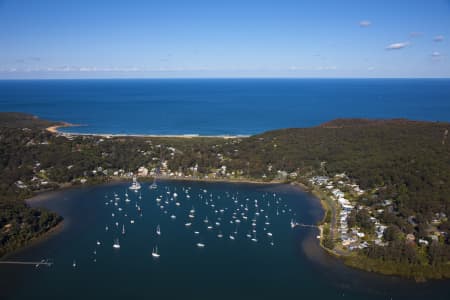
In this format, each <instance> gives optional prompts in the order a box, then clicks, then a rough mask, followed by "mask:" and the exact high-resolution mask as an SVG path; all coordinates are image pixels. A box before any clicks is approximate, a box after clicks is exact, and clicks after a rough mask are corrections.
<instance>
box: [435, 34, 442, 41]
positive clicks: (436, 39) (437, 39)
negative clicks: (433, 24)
mask: <svg viewBox="0 0 450 300" xmlns="http://www.w3.org/2000/svg"><path fill="white" fill-rule="evenodd" d="M443 40H444V36H443V35H437V36H435V37H434V39H433V41H435V42H442V41H443Z"/></svg>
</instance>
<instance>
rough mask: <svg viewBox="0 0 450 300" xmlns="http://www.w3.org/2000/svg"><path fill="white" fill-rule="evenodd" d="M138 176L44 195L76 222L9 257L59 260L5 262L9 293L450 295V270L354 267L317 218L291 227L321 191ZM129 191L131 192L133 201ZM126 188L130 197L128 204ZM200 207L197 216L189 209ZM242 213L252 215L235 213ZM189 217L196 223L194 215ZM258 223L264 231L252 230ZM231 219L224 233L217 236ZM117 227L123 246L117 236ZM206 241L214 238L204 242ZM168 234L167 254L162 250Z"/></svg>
mask: <svg viewBox="0 0 450 300" xmlns="http://www.w3.org/2000/svg"><path fill="white" fill-rule="evenodd" d="M128 186H129V184H126V183H116V184H109V185H103V186H96V187H86V188H80V189H71V190H65V191H60V192H56V193H52V194H49V195H48V197H44V198H43V199H42V200H37V201H32V205H34V206H43V207H47V208H49V209H51V210H54V211H57V212H58V213H60V214H62V215H63V216H64V217H65V222H64V226H63V228H62V230H61V232H59V233H57V234H54V235H52V236H51V237H49V238H48V239H45V240H44V241H42V242H40V243H38V244H36V245H34V246H32V247H29V248H27V249H24V250H22V251H20V252H18V253H16V254H14V255H13V256H12V257H9V258H8V259H11V260H13V259H21V260H33V261H36V260H40V259H42V258H51V259H52V260H53V261H54V265H53V266H52V267H39V268H35V267H34V266H5V265H0V279H1V280H0V291H1V294H2V299H31V298H32V297H36V299H43V298H44V297H50V298H51V299H56V298H64V299H68V298H69V299H98V298H107V299H121V298H127V299H128V298H137V297H140V298H150V297H152V298H153V297H155V298H163V299H180V298H188V299H190V298H194V297H195V298H197V299H211V298H212V299H230V298H234V299H274V298H278V299H279V298H288V297H289V298H293V297H295V298H306V299H309V298H315V299H334V298H337V297H345V298H350V299H362V298H364V299H391V298H393V299H400V298H405V299H406V298H407V299H423V298H424V297H433V299H445V298H446V296H447V295H448V294H449V293H450V289H449V287H448V284H447V283H448V281H447V282H445V281H436V282H429V283H425V284H416V283H414V282H411V281H407V280H402V279H398V278H395V277H385V276H378V275H375V274H370V273H366V272H361V271H357V270H353V269H350V268H347V267H345V266H343V265H342V263H340V262H339V261H338V260H336V259H334V258H332V257H330V256H328V255H326V254H325V253H324V252H323V251H322V250H321V249H320V247H319V246H318V242H317V239H316V238H315V236H316V235H317V230H315V229H310V228H301V227H296V228H295V229H291V227H290V222H291V219H295V220H296V221H297V222H301V223H305V224H314V223H315V222H316V221H317V220H319V219H320V218H321V216H322V210H321V208H320V206H319V202H318V201H317V200H316V199H314V198H313V197H312V196H311V195H310V194H307V193H304V192H302V191H300V190H299V189H297V188H294V187H292V186H286V185H255V184H229V183H206V182H184V181H161V182H159V184H158V189H156V190H150V189H148V184H143V187H142V189H141V195H142V199H139V195H140V193H134V192H132V191H129V190H128V189H127V187H128ZM205 190H206V192H205ZM125 192H127V193H128V194H129V199H130V202H125V199H126V197H125V196H124V194H125ZM114 193H116V194H117V195H118V197H119V198H120V200H119V201H117V203H118V205H117V206H115V205H114V202H116V201H115V199H114ZM174 193H176V194H177V195H178V196H177V197H174ZM187 195H189V196H190V198H188V197H187ZM105 196H106V197H107V198H105ZM156 198H160V199H161V201H160V203H159V204H158V203H157V201H156ZM255 200H257V201H258V202H257V203H256V204H257V205H258V207H255ZM165 201H167V202H168V203H165ZM205 201H207V203H205ZM277 201H278V203H277ZM177 202H178V203H179V204H180V205H179V206H177V204H176V203H177ZM136 205H138V206H139V207H140V208H141V210H140V212H142V216H140V212H139V210H138V208H137V207H136ZM160 205H163V206H164V208H163V209H161V208H160ZM212 205H214V207H212ZM241 205H242V206H241ZM119 207H120V208H122V211H119V209H118V208H119ZM192 208H194V210H195V213H194V219H191V218H189V217H188V215H189V213H190V210H191V209H192ZM245 208H247V209H248V210H245ZM277 208H278V215H277V213H276V211H277ZM221 209H223V213H221V212H220V210H221ZM237 209H239V211H238V210H237ZM216 210H217V213H216V212H215V211H216ZM289 210H290V211H289ZM257 211H258V212H259V216H256V215H255V213H256V212H257ZM166 212H167V213H166ZM112 213H114V214H115V216H114V217H112ZM233 213H236V214H235V215H234V216H235V217H236V218H235V219H234V218H233ZM241 213H243V214H244V215H245V216H247V220H245V219H244V218H243V215H241ZM172 214H173V215H175V216H176V219H172V218H171V217H170V216H171V215H172ZM266 216H267V218H266ZM205 217H207V218H208V223H205V222H204V220H205ZM219 218H221V219H220V220H219ZM253 218H255V219H256V222H255V223H256V226H252V224H251V223H252V219H253ZM236 219H239V220H240V222H239V223H236V222H233V223H230V221H232V220H233V221H234V220H236ZM131 220H134V221H135V222H134V224H131V223H130V221H131ZM216 221H218V222H220V226H217V225H216V224H215V222H216ZM266 221H268V223H269V225H266V224H265V223H266ZM115 222H118V224H119V226H116V225H115ZM186 222H191V223H192V225H191V226H190V227H186V226H185V223H186ZM122 224H124V225H125V234H122V232H121V230H122ZM210 224H211V225H212V226H213V228H212V229H210V230H208V229H207V226H208V225H210ZM157 225H160V228H161V235H160V236H158V235H157V234H156V227H157ZM105 226H108V231H106V230H105ZM252 228H255V230H256V238H257V242H253V241H251V239H249V238H247V237H246V234H247V233H248V232H249V230H252ZM264 228H265V229H266V230H264ZM236 230H237V234H235V233H234V232H235V231H236ZM195 231H199V234H198V235H196V234H195V233H194V232H195ZM219 231H220V232H222V234H223V238H218V237H217V234H218V233H219ZM268 231H270V232H271V233H272V234H273V236H272V238H270V237H269V236H268V235H267V232H268ZM230 234H232V235H233V236H235V240H231V239H230V238H229V235H230ZM251 237H254V235H253V233H252V235H251ZM115 238H119V240H120V246H121V248H120V249H119V250H115V249H113V248H112V244H113V241H114V239H115ZM97 240H99V241H100V242H101V245H100V246H98V245H97V244H96V241H97ZM271 241H273V245H271V244H270V242H271ZM198 242H202V243H204V244H205V248H199V247H197V246H196V244H197V243H198ZM156 245H157V246H158V250H159V253H160V255H161V256H160V258H159V259H154V258H153V257H152V255H151V252H152V249H153V248H154V247H155V246H156ZM94 251H96V254H94ZM94 260H96V261H94ZM74 261H75V262H76V267H75V268H74V267H73V266H72V264H73V262H74Z"/></svg>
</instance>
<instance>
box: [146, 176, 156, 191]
mask: <svg viewBox="0 0 450 300" xmlns="http://www.w3.org/2000/svg"><path fill="white" fill-rule="evenodd" d="M148 188H149V189H151V190H156V189H157V188H158V185H157V184H156V176H155V177H153V182H152V184H150V186H149V187H148Z"/></svg>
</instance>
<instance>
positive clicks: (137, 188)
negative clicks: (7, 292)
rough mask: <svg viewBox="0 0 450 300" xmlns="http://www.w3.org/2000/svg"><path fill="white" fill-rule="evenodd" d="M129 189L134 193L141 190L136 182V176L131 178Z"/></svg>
mask: <svg viewBox="0 0 450 300" xmlns="http://www.w3.org/2000/svg"><path fill="white" fill-rule="evenodd" d="M129 189H130V190H134V191H135V192H137V191H138V190H140V189H141V184H140V183H139V182H138V181H137V178H136V176H133V182H132V183H131V186H130V187H129Z"/></svg>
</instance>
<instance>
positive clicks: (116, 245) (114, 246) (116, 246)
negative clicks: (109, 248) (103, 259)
mask: <svg viewBox="0 0 450 300" xmlns="http://www.w3.org/2000/svg"><path fill="white" fill-rule="evenodd" d="M113 248H114V249H120V244H119V239H115V240H114V244H113Z"/></svg>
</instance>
